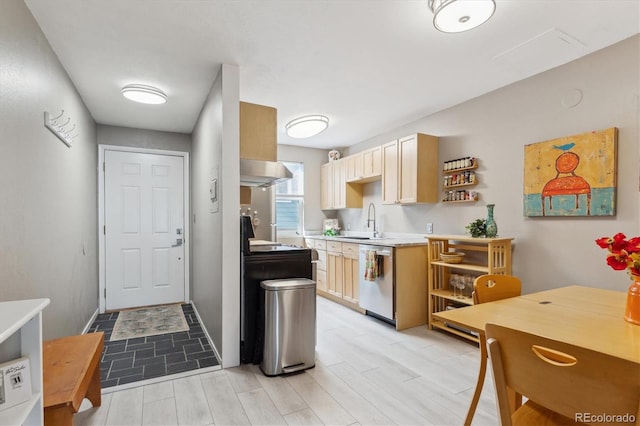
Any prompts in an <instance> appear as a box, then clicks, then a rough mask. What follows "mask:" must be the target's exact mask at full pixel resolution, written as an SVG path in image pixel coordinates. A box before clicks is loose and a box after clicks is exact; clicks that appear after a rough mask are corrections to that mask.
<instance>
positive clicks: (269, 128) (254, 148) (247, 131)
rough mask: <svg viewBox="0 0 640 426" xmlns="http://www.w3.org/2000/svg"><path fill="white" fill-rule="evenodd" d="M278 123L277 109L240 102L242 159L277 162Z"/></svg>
mask: <svg viewBox="0 0 640 426" xmlns="http://www.w3.org/2000/svg"><path fill="white" fill-rule="evenodd" d="M277 121H278V111H277V110H276V109H275V108H272V107H268V106H264V105H256V104H250V103H247V102H240V158H248V159H250V160H266V161H276V157H277Z"/></svg>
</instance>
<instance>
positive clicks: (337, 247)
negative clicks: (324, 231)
mask: <svg viewBox="0 0 640 426" xmlns="http://www.w3.org/2000/svg"><path fill="white" fill-rule="evenodd" d="M326 243H327V251H335V252H338V253H342V243H339V242H337V241H326Z"/></svg>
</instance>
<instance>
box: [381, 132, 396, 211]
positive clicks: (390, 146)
mask: <svg viewBox="0 0 640 426" xmlns="http://www.w3.org/2000/svg"><path fill="white" fill-rule="evenodd" d="M398 186H399V184H398V141H397V140H395V141H393V142H389V143H386V144H384V145H382V204H396V202H397V201H398Z"/></svg>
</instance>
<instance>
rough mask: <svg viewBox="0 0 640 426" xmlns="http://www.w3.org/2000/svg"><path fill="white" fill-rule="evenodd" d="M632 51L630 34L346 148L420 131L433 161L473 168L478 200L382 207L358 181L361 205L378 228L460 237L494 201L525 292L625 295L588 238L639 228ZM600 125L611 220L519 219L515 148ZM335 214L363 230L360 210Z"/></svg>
mask: <svg viewBox="0 0 640 426" xmlns="http://www.w3.org/2000/svg"><path fill="white" fill-rule="evenodd" d="M639 52H640V36H638V35H636V36H634V37H632V38H630V39H627V40H625V41H622V42H620V43H618V44H616V45H614V46H611V47H609V48H607V49H604V50H601V51H599V52H596V53H593V54H591V55H588V56H586V57H583V58H581V59H578V60H576V61H574V62H571V63H569V64H566V65H564V66H561V67H558V68H556V69H553V70H550V71H547V72H545V73H542V74H539V75H537V76H534V77H531V78H529V79H526V80H524V81H521V82H518V83H515V84H513V85H510V86H508V87H505V88H502V89H499V90H496V91H494V92H492V93H489V94H487V95H484V96H481V97H478V98H476V99H473V100H471V101H469V102H466V103H464V104H461V105H458V106H455V107H453V108H450V109H448V110H446V111H442V112H440V113H437V114H433V115H431V116H428V117H425V118H423V119H421V120H418V121H416V122H414V123H410V124H408V125H406V126H403V127H401V128H398V129H393V130H392V131H389V132H388V133H385V134H384V135H380V136H378V137H375V138H372V139H370V140H367V141H364V142H362V143H360V144H358V145H357V146H354V147H352V149H351V152H356V151H360V150H362V149H365V148H367V147H370V146H373V145H377V144H382V143H385V142H388V141H390V140H393V139H395V138H398V137H402V136H406V135H409V134H412V133H416V132H421V133H427V134H432V135H437V136H439V137H440V152H439V157H440V158H439V160H440V163H442V162H443V161H445V160H448V159H454V158H459V157H462V156H467V155H470V156H475V157H478V158H479V162H480V168H479V169H478V173H477V174H478V177H479V181H480V184H479V185H478V186H477V188H476V189H477V190H478V191H479V192H480V201H479V202H478V203H477V204H472V205H469V204H453V205H445V204H442V203H437V204H425V205H418V206H382V205H380V200H381V186H380V183H379V182H377V183H373V184H368V185H366V192H365V203H364V205H365V206H366V205H368V203H369V201H374V202H375V203H376V206H377V208H378V216H379V220H380V221H381V223H382V227H383V231H387V232H415V233H421V234H424V233H425V232H426V224H427V223H428V222H431V223H433V224H434V232H435V233H441V234H447V233H453V234H464V232H465V229H464V226H465V225H466V224H468V223H469V222H471V221H472V220H474V219H476V218H483V217H486V207H485V206H486V204H488V203H495V205H496V208H495V218H496V222H497V223H498V228H499V234H500V235H501V236H513V237H515V241H514V242H515V248H514V251H513V254H514V262H513V266H514V270H513V272H514V274H516V275H519V276H520V277H521V278H522V279H523V286H524V290H523V291H524V292H525V293H529V292H533V291H538V290H544V289H550V288H555V287H560V286H565V285H569V284H581V285H586V286H591V287H601V288H610V289H617V290H625V289H626V287H628V285H629V283H628V278H627V277H626V275H624V274H623V273H622V272H615V271H613V270H611V269H610V268H609V267H608V266H607V265H606V264H605V255H606V252H605V251H603V250H602V249H600V248H598V247H597V246H596V245H595V243H594V240H595V239H596V238H598V237H601V236H607V235H613V234H615V233H616V232H624V233H626V234H627V235H628V236H636V235H638V233H639V231H640V210H639V204H640V203H639V198H640V197H639V191H638V184H639V176H638V174H639V145H640V142H639V140H640V135H639V127H640V126H639V119H640V111H639V99H640V90H639V85H640V82H639V80H640V79H639V78H638V76H639V75H640V69H639V63H640V58H639ZM417 84H419V82H418V83H417ZM575 88H577V89H580V90H581V91H582V93H583V99H582V102H581V103H579V104H578V105H577V106H575V107H573V108H565V107H563V106H562V98H563V96H564V95H565V94H566V93H568V92H569V91H571V90H572V89H575ZM609 127H617V128H618V129H619V134H618V189H617V203H616V204H617V206H616V210H617V214H616V216H615V217H546V218H528V217H523V196H522V191H523V165H524V160H523V155H524V146H525V145H527V144H531V143H535V142H541V141H545V140H550V139H554V138H558V137H562V136H570V135H574V134H579V133H583V132H588V131H590V130H599V129H606V128H609ZM441 183H442V179H440V184H441ZM339 216H340V219H341V221H342V222H344V223H356V224H358V225H359V224H360V223H362V224H364V222H363V218H366V209H365V210H363V211H361V210H359V209H349V210H343V211H341V212H340V214H339Z"/></svg>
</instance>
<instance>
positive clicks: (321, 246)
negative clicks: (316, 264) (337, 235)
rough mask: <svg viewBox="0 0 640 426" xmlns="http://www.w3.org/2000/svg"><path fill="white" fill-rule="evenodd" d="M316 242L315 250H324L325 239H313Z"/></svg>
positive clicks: (325, 246) (325, 247)
mask: <svg viewBox="0 0 640 426" xmlns="http://www.w3.org/2000/svg"><path fill="white" fill-rule="evenodd" d="M314 241H315V242H316V244H315V246H314V248H315V249H316V250H326V249H327V241H326V240H320V239H317V240H314Z"/></svg>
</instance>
